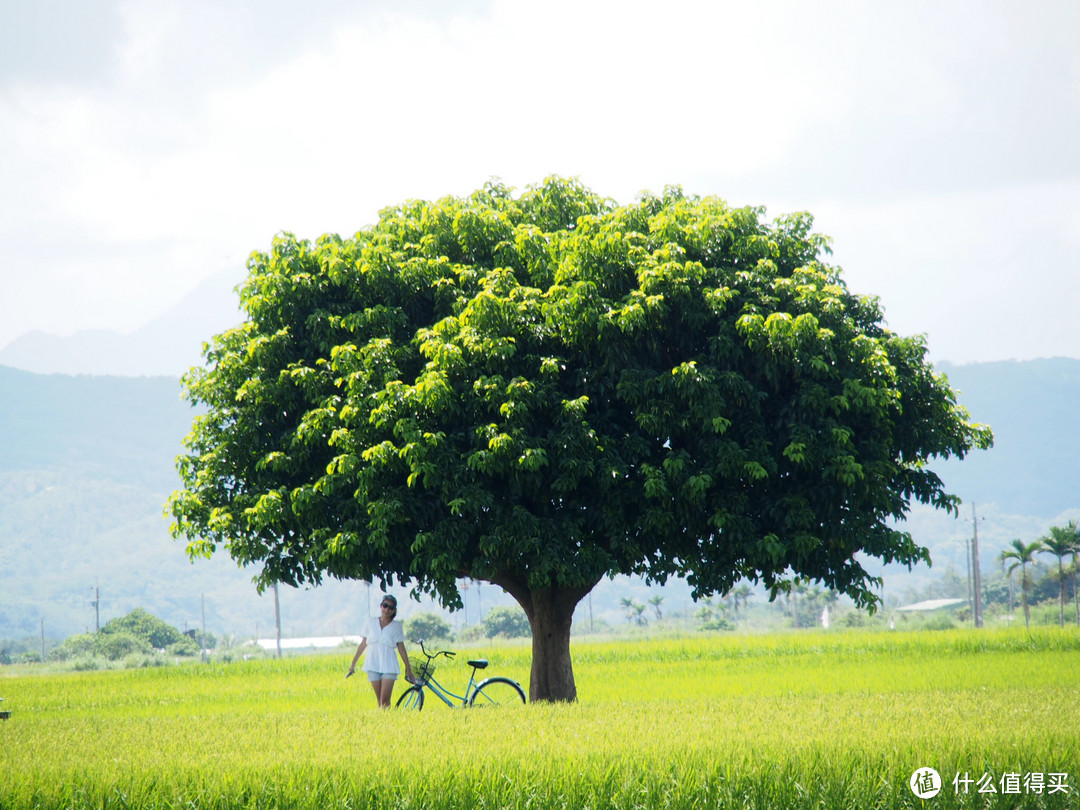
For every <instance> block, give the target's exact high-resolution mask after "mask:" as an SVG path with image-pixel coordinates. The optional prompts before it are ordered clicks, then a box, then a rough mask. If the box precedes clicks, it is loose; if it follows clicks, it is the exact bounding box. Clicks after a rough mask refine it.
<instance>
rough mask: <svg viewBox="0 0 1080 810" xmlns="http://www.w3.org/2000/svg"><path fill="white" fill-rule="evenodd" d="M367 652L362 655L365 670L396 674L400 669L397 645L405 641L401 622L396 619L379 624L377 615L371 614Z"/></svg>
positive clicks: (365, 636) (367, 635)
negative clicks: (383, 624) (382, 625)
mask: <svg viewBox="0 0 1080 810" xmlns="http://www.w3.org/2000/svg"><path fill="white" fill-rule="evenodd" d="M364 638H366V639H367V652H366V654H365V656H364V671H365V672H383V673H393V674H394V675H398V674H400V673H401V669H400V668H399V667H398V655H397V645H398V643H399V642H404V641H405V630H404V629H403V628H402V626H401V622H399V621H397V620H396V619H395V620H394V621H392V622H390V624H388V625H386V627H381V626H380V625H379V617H378V616H372V617H371V619H369V620H368V626H367V632H366V633H365V634H364Z"/></svg>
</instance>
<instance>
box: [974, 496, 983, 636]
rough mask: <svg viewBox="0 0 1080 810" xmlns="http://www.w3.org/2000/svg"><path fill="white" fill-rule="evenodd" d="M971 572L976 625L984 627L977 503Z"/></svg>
mask: <svg viewBox="0 0 1080 810" xmlns="http://www.w3.org/2000/svg"><path fill="white" fill-rule="evenodd" d="M971 525H972V530H973V534H972V537H971V572H972V585H973V587H974V589H975V626H976V627H982V626H983V619H982V575H981V574H980V572H979V519H978V517H976V515H975V504H971Z"/></svg>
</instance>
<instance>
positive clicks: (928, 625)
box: [923, 613, 956, 630]
mask: <svg viewBox="0 0 1080 810" xmlns="http://www.w3.org/2000/svg"><path fill="white" fill-rule="evenodd" d="M954 627H956V622H955V621H953V617H952V616H950V615H949V614H948V613H935V614H934V615H933V616H931V617H930V618H928V619H927V620H926V622H925V623H924V624H923V629H924V630H952V629H953V628H954Z"/></svg>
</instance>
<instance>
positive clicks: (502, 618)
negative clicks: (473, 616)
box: [484, 607, 532, 638]
mask: <svg viewBox="0 0 1080 810" xmlns="http://www.w3.org/2000/svg"><path fill="white" fill-rule="evenodd" d="M484 635H486V636H487V637H488V638H495V637H496V636H498V637H499V638H528V637H529V636H531V635H532V628H530V627H529V618H528V616H526V615H525V611H524V610H522V609H521V608H519V607H495V608H492V609H491V610H489V611H488V613H487V616H485V617H484Z"/></svg>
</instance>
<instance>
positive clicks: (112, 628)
mask: <svg viewBox="0 0 1080 810" xmlns="http://www.w3.org/2000/svg"><path fill="white" fill-rule="evenodd" d="M113 633H119V634H127V635H130V636H134V637H135V638H139V639H143V640H144V641H146V643H147V644H149V645H150V646H151V647H153V648H154V649H155V650H164V649H165V648H166V647H168V646H169V645H170V644H176V643H177V642H178V641H180V640H181V639H183V638H185V636H184V634H183V633H181V632H180V631H179V630H177V629H176V628H175V627H173V626H172V625H171V624H168V623H166V622H165V621H163V620H162V619H159V618H158V617H157V616H154V615H153V614H151V613H147V612H146V611H145V610H143V609H142V608H135V609H134V610H132V611H131V612H130V613H129V614H127V615H126V616H121V617H120V618H118V619H113V620H112V621H110V622H108V623H107V624H106V625H105V626H104V627H102V628H101V634H102V635H109V634H113Z"/></svg>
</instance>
